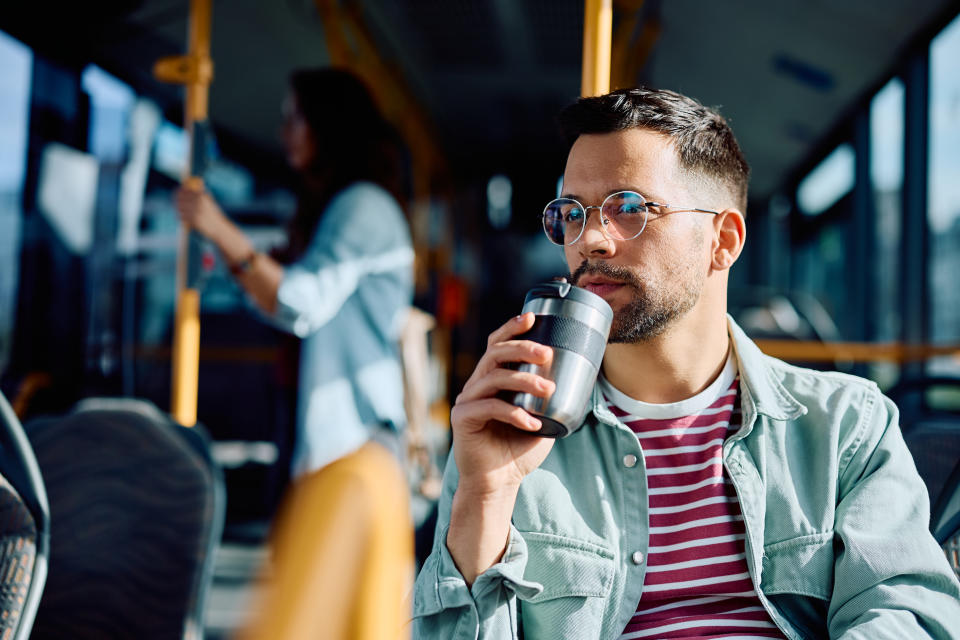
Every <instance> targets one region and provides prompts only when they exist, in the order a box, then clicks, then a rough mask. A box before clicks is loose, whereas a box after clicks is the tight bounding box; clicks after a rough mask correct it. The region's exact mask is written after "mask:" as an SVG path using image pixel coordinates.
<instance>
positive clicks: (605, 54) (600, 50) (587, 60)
mask: <svg viewBox="0 0 960 640" xmlns="http://www.w3.org/2000/svg"><path fill="white" fill-rule="evenodd" d="M612 42H613V0H586V4H585V7H584V16H583V74H582V76H581V81H580V94H581V95H582V96H584V97H589V96H599V95H602V94H604V93H609V92H610V49H611V45H612Z"/></svg>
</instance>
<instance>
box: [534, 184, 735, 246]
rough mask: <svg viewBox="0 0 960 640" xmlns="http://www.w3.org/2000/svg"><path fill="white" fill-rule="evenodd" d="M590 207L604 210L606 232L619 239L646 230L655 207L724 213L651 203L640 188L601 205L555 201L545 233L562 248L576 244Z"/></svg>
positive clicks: (546, 216)
mask: <svg viewBox="0 0 960 640" xmlns="http://www.w3.org/2000/svg"><path fill="white" fill-rule="evenodd" d="M590 209H599V210H600V223H601V225H602V227H603V230H604V233H605V234H607V236H608V237H610V238H613V239H615V240H632V239H633V238H636V237H637V236H639V235H640V234H641V233H643V230H644V229H645V228H646V226H647V218H648V217H649V215H650V210H651V209H655V210H662V209H673V210H675V211H688V212H695V213H712V214H713V215H720V212H719V211H711V210H710V209H697V208H694V207H674V206H673V205H669V204H661V203H659V202H651V201H649V200H647V199H646V198H645V197H643V196H642V195H640V194H639V193H637V192H636V191H618V192H616V193H611V194H610V195H609V196H607V197H606V198H604V200H603V204H601V205H600V206H599V207H598V206H592V207H585V206H583V205H582V204H580V203H579V202H577V201H576V200H574V199H573V198H557V199H556V200H552V201H551V202H550V203H549V204H547V206H546V207H545V208H544V209H543V232H544V233H546V234H547V237H548V238H549V239H550V242H552V243H553V244H557V245H560V246H561V247H562V246H567V245H571V244H574V243H575V242H576V241H577V240H579V239H580V236H582V235H583V229H584V227H585V226H586V224H587V217H588V215H589V212H590Z"/></svg>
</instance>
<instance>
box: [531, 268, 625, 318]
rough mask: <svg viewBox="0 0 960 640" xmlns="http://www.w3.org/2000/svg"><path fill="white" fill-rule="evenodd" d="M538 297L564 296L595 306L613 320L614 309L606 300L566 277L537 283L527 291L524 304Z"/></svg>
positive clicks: (567, 298)
mask: <svg viewBox="0 0 960 640" xmlns="http://www.w3.org/2000/svg"><path fill="white" fill-rule="evenodd" d="M536 298H564V299H566V300H572V301H574V302H579V303H581V304H585V305H588V306H590V307H593V308H594V309H596V310H597V311H599V312H600V313H602V314H603V315H604V316H606V317H607V318H609V319H610V320H611V321H612V320H613V309H611V308H610V305H609V304H607V301H606V300H604V299H603V298H601V297H600V296H598V295H597V294H595V293H591V292H589V291H587V290H586V289H582V288H580V287H575V286H573V285H572V284H570V283H569V282H567V279H566V278H562V277H560V278H554V279H553V280H551V281H550V282H541V283H539V284H537V285H535V286H534V287H533V288H532V289H530V291H528V292H527V297H526V298H524V300H523V304H524V305H526V304H527V303H529V302H530V301H531V300H534V299H536Z"/></svg>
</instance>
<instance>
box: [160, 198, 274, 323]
mask: <svg viewBox="0 0 960 640" xmlns="http://www.w3.org/2000/svg"><path fill="white" fill-rule="evenodd" d="M176 207H177V211H179V212H180V219H181V220H182V221H183V223H184V224H186V225H188V226H190V227H191V228H192V229H193V230H194V231H196V232H197V233H199V234H200V235H202V236H204V237H205V238H207V239H209V240H210V241H211V242H213V244H215V245H216V247H217V249H219V250H220V253H221V254H222V255H223V258H224V260H225V261H226V263H227V266H228V267H229V269H230V272H231V273H233V275H234V276H235V277H236V279H237V282H238V283H240V286H242V287H243V288H244V289H245V290H246V292H247V293H248V294H250V297H251V298H252V299H253V301H254V302H255V303H256V305H257V306H258V307H260V308H261V309H262V310H263V311H265V312H266V313H268V314H273V313H274V312H275V311H276V308H277V290H278V289H279V288H280V282H281V280H283V266H282V265H281V264H280V263H279V262H277V261H276V260H274V259H273V258H271V257H270V256H268V255H266V254H264V253H260V252H258V251H256V249H254V247H253V244H252V243H251V242H250V239H249V238H248V237H247V236H246V234H244V233H243V231H241V230H240V228H239V227H238V226H237V225H235V224H234V223H233V222H231V221H230V219H229V218H227V216H226V215H224V213H223V211H222V210H221V209H220V207H219V206H217V203H216V202H215V201H214V199H213V198H212V197H211V196H210V194H209V193H207V192H206V191H203V190H198V189H192V188H190V187H182V188H181V189H179V190H178V191H177V194H176Z"/></svg>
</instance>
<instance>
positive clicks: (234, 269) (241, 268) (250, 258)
mask: <svg viewBox="0 0 960 640" xmlns="http://www.w3.org/2000/svg"><path fill="white" fill-rule="evenodd" d="M258 255H260V254H259V253H257V252H256V251H251V252H250V253H249V254H248V255H247V257H246V258H244V259H243V260H241V261H240V262H236V263H234V264H231V265H228V267H227V268H228V269H230V273H231V274H232V275H233V277H234V278H239V277H240V276H242V275H243V274H245V273H247V272H248V271H250V269H252V268H253V263H254V262H255V261H256V259H257V256H258Z"/></svg>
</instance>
